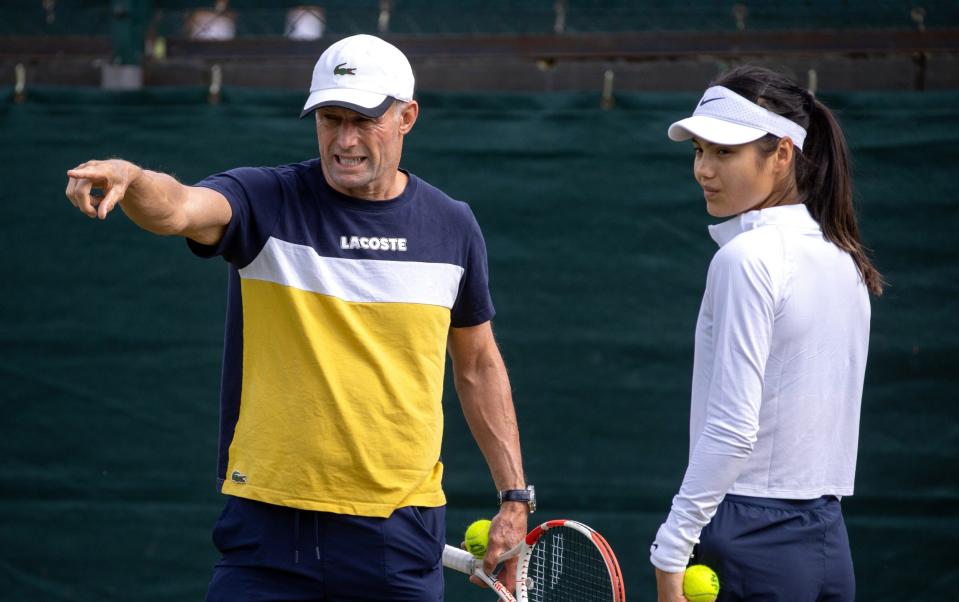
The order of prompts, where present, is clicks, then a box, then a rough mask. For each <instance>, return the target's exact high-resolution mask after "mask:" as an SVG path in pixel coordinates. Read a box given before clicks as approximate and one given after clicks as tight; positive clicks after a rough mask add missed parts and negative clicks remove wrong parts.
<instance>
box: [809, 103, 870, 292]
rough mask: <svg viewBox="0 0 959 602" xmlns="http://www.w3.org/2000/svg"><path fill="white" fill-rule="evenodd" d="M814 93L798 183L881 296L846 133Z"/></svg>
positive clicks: (829, 236) (826, 229)
mask: <svg viewBox="0 0 959 602" xmlns="http://www.w3.org/2000/svg"><path fill="white" fill-rule="evenodd" d="M804 92H805V91H804ZM806 94H808V92H806ZM811 96H812V95H810V99H809V100H810V102H809V105H810V111H809V125H808V126H807V128H806V131H807V132H808V134H807V136H806V143H805V145H804V146H803V150H802V152H801V153H797V155H798V157H797V162H796V184H797V186H798V188H799V191H800V193H801V194H802V195H803V197H804V202H805V204H806V207H808V208H809V213H810V214H811V215H812V216H813V219H815V220H816V221H817V222H819V226H820V227H821V228H822V231H823V235H824V236H825V237H826V240H828V241H829V242H831V243H833V244H835V245H836V246H837V247H839V248H840V249H842V250H844V251H846V252H847V253H849V255H851V256H852V259H853V261H854V262H855V264H856V267H857V268H859V274H860V275H861V276H862V279H863V282H864V283H865V284H866V288H867V289H869V292H870V293H872V294H873V295H875V296H877V297H878V296H879V295H882V288H883V284H884V283H883V279H882V275H881V274H880V273H879V271H878V270H877V269H876V268H875V266H873V265H872V262H871V261H870V260H869V255H868V251H867V249H866V247H865V245H863V243H862V238H861V237H860V234H859V225H858V223H857V222H856V213H855V210H854V208H853V192H852V174H851V166H850V164H849V147H848V146H847V145H846V137H845V136H844V135H843V133H842V129H841V128H840V127H839V122H838V121H837V120H836V118H835V116H834V115H833V114H832V111H830V110H829V108H828V107H826V105H824V104H823V103H821V102H820V101H819V100H817V99H815V98H812V97H811Z"/></svg>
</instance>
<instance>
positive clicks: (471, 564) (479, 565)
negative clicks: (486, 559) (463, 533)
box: [443, 546, 516, 602]
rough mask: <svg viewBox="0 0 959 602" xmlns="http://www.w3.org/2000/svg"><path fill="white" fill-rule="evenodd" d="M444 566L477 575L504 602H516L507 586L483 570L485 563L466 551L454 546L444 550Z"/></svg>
mask: <svg viewBox="0 0 959 602" xmlns="http://www.w3.org/2000/svg"><path fill="white" fill-rule="evenodd" d="M443 566H445V567H446V568H448V569H452V570H454V571H459V572H460V573H465V574H467V575H475V576H476V577H477V578H479V579H481V580H482V581H483V583H485V584H486V585H488V586H489V587H490V588H491V589H492V590H493V591H495V592H496V595H497V596H499V599H500V600H502V601H503V602H516V598H514V597H513V593H512V592H510V591H509V589H508V588H507V587H506V586H505V585H503V584H502V583H500V582H499V581H498V580H496V579H494V578H492V577H490V576H489V575H487V574H486V572H485V571H484V570H483V561H482V560H481V559H479V558H476V557H475V556H473V555H472V554H470V553H469V552H467V551H466V550H461V549H459V548H454V547H453V546H446V547H445V548H443Z"/></svg>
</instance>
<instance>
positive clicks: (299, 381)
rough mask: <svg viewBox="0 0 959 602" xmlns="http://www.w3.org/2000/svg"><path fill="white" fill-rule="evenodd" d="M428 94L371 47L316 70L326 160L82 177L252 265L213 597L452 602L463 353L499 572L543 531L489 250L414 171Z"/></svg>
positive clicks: (84, 196)
mask: <svg viewBox="0 0 959 602" xmlns="http://www.w3.org/2000/svg"><path fill="white" fill-rule="evenodd" d="M413 84H414V80H413V72H412V69H411V68H410V64H409V61H408V60H407V59H406V57H405V56H404V55H403V54H402V53H401V52H400V51H399V50H398V49H396V48H395V47H393V46H391V45H390V44H388V43H386V42H384V41H383V40H380V39H379V38H375V37H373V36H366V35H358V36H353V37H350V38H346V39H344V40H341V41H339V42H337V43H336V44H334V45H332V46H331V47H330V48H329V49H327V50H326V52H324V53H323V55H322V56H321V57H320V59H319V61H318V62H317V64H316V67H315V69H314V73H313V83H312V86H311V90H310V96H309V98H308V99H307V102H306V105H305V106H304V110H303V115H307V114H309V113H311V112H312V113H314V115H315V119H316V131H317V138H318V141H319V149H320V156H319V158H318V159H313V160H310V161H306V162H303V163H299V164H294V165H286V166H281V167H277V168H240V169H234V170H232V171H229V172H226V173H223V174H218V175H214V176H211V177H209V178H207V179H205V180H203V181H201V182H200V183H198V184H197V185H196V186H185V185H183V184H180V183H179V182H177V181H176V180H175V179H174V178H173V177H171V176H169V175H166V174H161V173H156V172H151V171H147V170H144V169H142V168H140V167H138V166H136V165H134V164H132V163H129V162H127V161H122V160H109V161H90V162H87V163H84V164H82V165H80V166H78V167H76V168H75V169H72V170H70V171H68V172H67V175H68V177H69V182H68V185H67V191H66V194H67V197H68V198H69V199H70V200H71V202H72V203H73V204H74V205H75V206H76V207H77V208H78V209H79V210H80V211H82V212H83V213H85V214H87V215H88V216H90V217H98V218H100V219H105V218H106V217H107V215H108V214H109V213H110V211H111V210H112V209H113V208H114V207H115V206H116V205H118V204H119V205H120V207H121V208H122V209H123V211H124V212H125V213H126V214H127V216H129V217H130V218H131V219H132V220H133V221H134V222H135V223H136V224H137V225H139V226H140V227H142V228H144V229H145V230H148V231H150V232H153V233H156V234H162V235H170V234H174V235H179V236H184V237H186V238H187V239H188V240H187V242H188V244H189V246H190V249H191V250H192V251H193V252H194V253H196V254H197V255H199V256H201V257H211V256H216V255H220V256H222V257H224V258H225V259H226V260H227V261H228V262H229V263H230V265H231V269H230V282H229V300H228V316H227V326H226V340H225V353H224V370H223V382H222V391H221V415H220V421H221V424H220V433H221V434H220V438H221V440H220V459H219V466H218V471H219V474H218V480H219V485H220V489H221V491H222V492H223V493H224V494H227V495H228V496H230V497H229V498H227V500H228V501H227V504H226V507H225V509H224V511H223V514H222V516H221V517H220V519H219V521H218V522H217V526H216V527H215V529H214V534H213V539H214V542H215V543H216V545H217V547H218V549H219V550H220V551H221V553H222V558H221V560H220V562H219V563H218V564H217V566H216V569H215V570H214V574H213V578H212V581H211V583H210V589H209V592H208V594H207V599H208V600H211V601H220V600H222V601H229V602H241V601H243V600H252V599H256V600H417V601H419V600H440V599H442V591H443V575H442V566H441V555H442V551H443V546H444V544H445V539H446V537H445V506H444V505H445V497H444V494H443V491H442V488H441V479H442V473H443V464H442V462H441V461H440V459H439V455H440V444H441V438H442V427H443V417H442V406H441V398H442V383H443V372H444V367H445V353H446V351H447V350H448V352H449V354H450V356H451V358H452V362H453V370H454V374H455V383H456V389H457V392H458V394H459V397H460V400H461V403H462V407H463V412H464V414H465V416H466V419H467V422H468V423H469V426H470V429H471V430H472V432H473V435H474V437H475V438H476V441H477V443H478V445H479V447H480V449H481V451H482V452H483V455H484V456H485V457H486V460H487V462H488V464H489V468H490V472H491V473H492V476H493V480H494V482H495V485H496V487H497V489H498V490H499V491H500V492H501V495H500V499H501V500H503V501H502V502H501V506H500V510H499V512H498V514H497V515H496V516H495V517H494V519H493V524H492V528H491V532H490V544H489V553H488V554H487V559H486V568H487V570H490V569H492V568H493V566H494V565H495V560H496V558H497V557H498V556H499V554H501V553H502V552H503V551H505V550H507V549H509V548H510V547H512V546H513V545H514V544H516V543H517V542H518V541H519V540H520V538H521V537H522V536H523V535H524V534H525V531H526V523H527V512H528V511H529V510H530V509H531V508H532V507H533V503H535V500H531V499H530V498H531V497H532V488H531V487H529V488H527V483H526V482H525V479H524V475H523V468H522V461H521V457H520V445H519V434H518V429H517V425H516V418H515V412H514V408H513V402H512V397H511V393H510V386H509V381H508V377H507V375H506V370H505V367H504V365H503V360H502V358H501V356H500V353H499V351H498V349H497V347H496V343H495V341H494V339H493V334H492V329H491V326H490V319H491V318H492V317H493V313H494V310H493V306H492V302H491V300H490V296H489V290H488V283H487V266H486V250H485V244H484V242H483V237H482V234H481V232H480V229H479V226H478V225H477V223H476V220H475V218H474V217H473V215H472V213H471V211H470V210H469V207H468V206H467V205H466V204H464V203H461V202H459V201H454V200H452V199H450V198H449V197H448V196H446V195H445V194H444V193H442V192H441V191H439V190H437V189H436V188H433V187H432V186H430V185H429V184H427V183H426V182H424V181H423V180H421V179H419V178H417V177H416V176H415V175H413V174H411V173H409V172H407V171H404V170H401V169H400V168H399V163H400V157H401V155H402V149H403V139H404V136H406V135H407V134H408V133H409V132H410V130H411V129H412V128H413V125H414V123H415V122H416V118H417V116H418V114H419V105H418V103H417V102H416V101H415V100H413ZM94 187H96V188H98V189H100V190H102V191H103V196H102V197H98V196H93V195H91V189H92V188H94ZM531 502H532V503H531Z"/></svg>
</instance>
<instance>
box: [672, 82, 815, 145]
mask: <svg viewBox="0 0 959 602" xmlns="http://www.w3.org/2000/svg"><path fill="white" fill-rule="evenodd" d="M668 133H669V138H670V139H671V140H676V141H681V140H689V139H690V138H692V137H694V136H695V137H696V138H702V139H703V140H706V141H707V142H712V143H713V144H729V145H735V144H746V143H747V142H752V141H754V140H759V139H760V138H762V137H763V136H765V135H766V134H773V135H774V136H778V137H779V138H789V139H791V140H792V141H793V145H794V146H795V147H796V148H798V149H799V150H802V145H803V143H804V142H805V141H806V129H805V128H803V127H802V126H801V125H799V124H798V123H796V122H795V121H792V120H790V119H786V118H785V117H783V116H782V115H777V114H776V113H773V112H772V111H770V110H768V109H765V108H763V107H761V106H759V105H757V104H756V103H754V102H751V101H749V100H747V99H746V98H744V97H742V96H740V95H739V94H736V93H735V92H733V91H732V90H730V89H729V88H725V87H723V86H713V87H711V88H709V89H708V90H706V93H705V94H703V97H702V98H701V99H700V100H699V104H697V105H696V109H695V110H694V111H693V116H692V117H687V118H686V119H681V120H679V121H677V122H676V123H674V124H672V125H671V126H669V132H668Z"/></svg>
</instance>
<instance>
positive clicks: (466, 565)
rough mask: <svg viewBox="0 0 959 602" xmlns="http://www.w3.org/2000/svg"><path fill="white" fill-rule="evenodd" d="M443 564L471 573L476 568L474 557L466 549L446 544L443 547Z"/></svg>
mask: <svg viewBox="0 0 959 602" xmlns="http://www.w3.org/2000/svg"><path fill="white" fill-rule="evenodd" d="M443 566H445V567H446V568H448V569H453V570H454V571H459V572H461V573H465V574H467V575H472V574H473V572H474V571H475V570H476V558H475V557H474V556H473V555H472V554H470V553H469V552H467V551H466V550H461V549H459V548H454V547H453V546H446V547H445V548H443Z"/></svg>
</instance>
